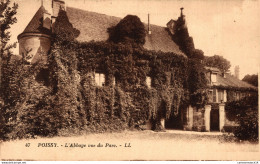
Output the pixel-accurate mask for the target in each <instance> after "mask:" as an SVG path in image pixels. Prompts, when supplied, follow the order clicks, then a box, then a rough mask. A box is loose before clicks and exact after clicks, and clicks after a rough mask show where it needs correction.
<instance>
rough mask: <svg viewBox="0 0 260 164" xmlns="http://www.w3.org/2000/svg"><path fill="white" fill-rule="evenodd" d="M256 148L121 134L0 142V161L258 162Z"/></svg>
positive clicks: (215, 139)
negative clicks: (219, 160)
mask: <svg viewBox="0 0 260 164" xmlns="http://www.w3.org/2000/svg"><path fill="white" fill-rule="evenodd" d="M258 150H259V145H258V144H253V143H249V142H239V141H236V140H235V139H234V137H233V136H231V135H227V134H222V133H202V132H187V131H177V130H176V131H166V132H154V131H123V132H117V133H102V134H101V133H99V134H86V135H81V136H70V137H54V138H37V139H29V140H17V141H11V142H3V143H1V149H0V157H1V158H0V159H2V160H10V159H11V160H115V159H116V160H184V159H185V160H195V159H198V160H217V159H224V160H234V159H236V160H243V159H247V160H253V159H255V160H256V159H258V160H259V157H260V155H259V151H258Z"/></svg>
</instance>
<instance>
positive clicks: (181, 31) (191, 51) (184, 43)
mask: <svg viewBox="0 0 260 164" xmlns="http://www.w3.org/2000/svg"><path fill="white" fill-rule="evenodd" d="M174 29H175V31H174V35H172V39H173V41H174V42H176V43H177V44H178V45H179V47H180V49H181V50H182V51H183V52H184V53H185V54H186V55H187V57H189V58H192V59H198V60H203V59H204V52H203V51H202V50H199V49H195V46H194V42H193V38H192V37H191V36H190V35H189V32H188V28H187V27H186V25H185V20H184V19H183V17H179V18H178V20H177V21H176V24H175V28H174Z"/></svg>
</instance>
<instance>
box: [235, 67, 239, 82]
mask: <svg viewBox="0 0 260 164" xmlns="http://www.w3.org/2000/svg"><path fill="white" fill-rule="evenodd" d="M235 77H236V78H238V79H239V66H238V65H237V66H235Z"/></svg>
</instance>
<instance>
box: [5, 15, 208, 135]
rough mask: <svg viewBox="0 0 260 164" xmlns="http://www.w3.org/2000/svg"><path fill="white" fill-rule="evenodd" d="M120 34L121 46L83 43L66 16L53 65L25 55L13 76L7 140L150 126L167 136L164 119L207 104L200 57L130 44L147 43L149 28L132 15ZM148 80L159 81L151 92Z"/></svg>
mask: <svg viewBox="0 0 260 164" xmlns="http://www.w3.org/2000/svg"><path fill="white" fill-rule="evenodd" d="M138 22H139V23H138ZM131 24H132V25H135V24H137V26H136V27H135V26H131ZM126 25H129V28H126ZM127 27H128V26H127ZM116 28H119V29H118V30H119V33H121V34H124V35H121V34H120V37H119V40H118V42H86V43H79V42H77V41H76V40H75V38H76V37H77V36H78V35H79V32H78V30H77V29H75V28H73V26H72V25H71V24H70V23H69V20H68V17H67V16H66V12H63V11H60V13H59V16H58V18H57V19H56V22H55V25H54V37H55V39H53V40H52V46H51V50H50V54H49V55H48V62H47V63H45V64H42V63H36V64H34V65H32V64H29V65H27V64H26V63H25V62H24V61H25V58H26V55H24V56H23V58H22V59H21V60H19V61H17V62H18V63H16V64H15V65H14V66H13V67H12V69H7V70H6V71H9V75H10V78H9V76H8V78H6V79H7V81H6V84H8V85H7V86H8V87H9V90H10V93H9V94H10V95H8V96H7V97H6V100H7V99H8V101H6V102H9V103H7V104H5V107H4V109H5V111H7V112H6V114H8V117H5V118H6V120H7V122H8V129H7V131H6V132H5V133H8V135H7V137H9V138H12V136H16V137H18V138H22V137H37V136H54V135H67V134H72V133H73V134H78V133H81V132H104V131H115V130H123V129H129V128H140V127H141V126H142V125H144V124H145V123H146V121H147V120H153V121H154V128H155V129H159V130H162V129H161V128H160V123H159V122H160V120H161V119H162V118H165V119H169V118H170V117H171V116H176V115H178V113H179V112H180V110H182V109H183V108H185V107H187V106H188V105H189V104H192V105H194V106H202V105H203V104H205V102H206V95H205V94H204V89H205V85H206V83H205V79H206V78H205V74H204V69H203V68H204V66H203V65H202V64H201V62H200V60H198V58H194V59H188V58H186V57H184V56H180V55H177V54H175V53H172V52H170V53H165V52H161V51H158V52H156V51H149V50H146V49H144V48H143V47H142V46H136V44H128V43H129V42H128V41H129V40H132V41H131V42H135V43H137V44H141V45H142V44H144V40H143V39H144V37H145V35H143V32H142V29H143V27H141V25H140V20H139V19H137V17H135V16H127V17H126V18H125V19H124V20H122V21H121V22H120V23H119V25H118V26H116ZM124 28H126V31H124V30H125V29H124ZM135 31H139V32H140V33H138V34H135ZM144 34H145V33H144ZM130 36H134V37H133V38H131V37H130ZM198 53H200V52H198ZM42 70H45V71H46V72H48V73H47V76H48V78H45V81H44V80H40V81H39V79H38V78H37V77H38V76H39V74H40V73H41V72H42ZM95 72H99V73H103V74H105V77H106V79H105V86H102V87H100V86H97V85H96V83H95V78H94V74H95ZM12 74H13V75H15V76H14V77H12V76H11V75H12ZM147 76H150V77H151V78H152V87H151V88H149V87H148V85H147V84H146V77H147ZM46 81H48V82H46ZM114 81H115V84H114ZM16 90H18V92H15V91H16ZM13 92H14V93H13ZM11 93H13V94H11ZM8 104H9V105H8Z"/></svg>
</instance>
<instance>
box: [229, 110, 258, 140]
mask: <svg viewBox="0 0 260 164" xmlns="http://www.w3.org/2000/svg"><path fill="white" fill-rule="evenodd" d="M238 122H239V124H240V126H239V127H237V128H236V129H235V132H234V135H235V136H236V137H237V138H238V139H240V140H249V141H253V142H258V138H259V132H258V112H257V111H253V110H247V112H246V113H245V114H244V115H241V116H240V118H239V119H238Z"/></svg>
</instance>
